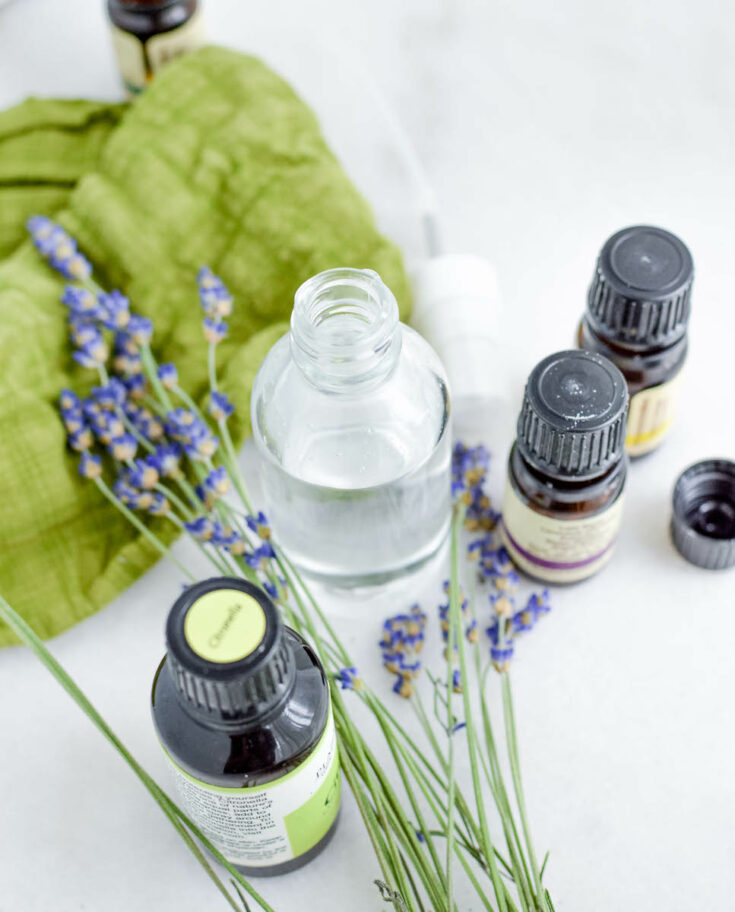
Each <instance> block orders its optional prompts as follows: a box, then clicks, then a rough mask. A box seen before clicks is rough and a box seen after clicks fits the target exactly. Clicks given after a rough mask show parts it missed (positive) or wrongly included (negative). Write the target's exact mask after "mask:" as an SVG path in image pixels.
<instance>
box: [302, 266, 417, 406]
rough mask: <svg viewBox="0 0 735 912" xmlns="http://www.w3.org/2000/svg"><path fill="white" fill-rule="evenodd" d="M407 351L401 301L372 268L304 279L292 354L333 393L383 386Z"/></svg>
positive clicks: (320, 385)
mask: <svg viewBox="0 0 735 912" xmlns="http://www.w3.org/2000/svg"><path fill="white" fill-rule="evenodd" d="M400 350H401V332H400V327H399V321H398V305H397V304H396V299H395V298H394V297H393V294H392V292H391V291H390V289H389V288H388V287H387V286H386V285H384V284H383V282H382V280H381V278H380V276H379V275H378V274H377V273H376V272H373V271H372V270H371V269H328V270H327V271H326V272H320V273H319V274H318V275H315V276H314V277H313V278H311V279H309V280H308V281H306V282H304V284H303V285H302V286H301V287H300V288H299V290H298V291H297V292H296V297H295V299H294V309H293V313H292V315H291V354H292V356H293V359H294V361H295V362H296V364H297V365H298V366H299V368H300V369H301V371H302V373H303V374H304V376H305V377H306V378H307V379H308V380H309V381H310V382H311V383H312V384H313V385H314V386H316V387H318V388H320V389H324V390H328V391H331V392H337V391H340V390H347V389H353V388H354V387H356V386H364V385H366V384H367V385H377V384H378V383H380V382H381V381H382V380H384V379H385V378H386V377H387V376H388V374H389V373H390V372H391V371H392V369H393V367H394V365H395V364H396V362H397V360H398V355H399V353H400Z"/></svg>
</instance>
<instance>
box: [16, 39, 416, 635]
mask: <svg viewBox="0 0 735 912" xmlns="http://www.w3.org/2000/svg"><path fill="white" fill-rule="evenodd" d="M118 120H119V124H117V125H116V123H117V121H118ZM59 206H61V207H62V209H61V211H60V212H57V211H56V210H57V209H58V208H59ZM31 210H33V211H38V212H40V213H41V214H46V215H54V217H55V218H57V220H58V221H59V222H60V223H61V224H62V225H64V227H65V228H66V229H67V230H68V231H70V232H71V234H72V235H73V236H74V237H76V238H77V240H78V241H79V246H80V249H81V250H82V252H83V253H84V254H85V255H86V256H87V257H88V258H89V259H90V260H91V261H92V263H93V264H94V267H95V277H96V278H97V280H98V281H99V282H100V284H102V285H103V286H106V287H108V288H112V287H115V288H120V289H121V290H122V291H123V292H124V293H125V294H126V295H127V296H128V297H129V298H130V300H131V306H132V307H133V309H134V310H136V311H138V312H140V313H143V314H145V315H147V316H149V317H151V318H153V320H154V323H155V328H156V330H155V336H154V351H155V352H156V354H157V356H158V357H159V360H161V361H175V362H176V363H177V365H178V367H179V373H180V375H181V378H182V382H183V385H185V386H186V387H187V389H189V391H190V392H191V393H192V394H193V395H195V396H198V397H201V396H202V395H203V394H204V391H205V388H206V365H205V350H204V345H203V340H202V335H201V318H202V313H201V309H200V307H199V304H198V300H197V291H196V273H197V270H198V268H199V267H200V266H201V265H203V264H207V265H209V266H211V267H212V269H213V270H214V271H215V272H216V273H218V274H219V275H220V276H221V277H222V278H223V279H224V281H225V283H226V284H227V285H228V286H229V287H230V289H231V291H232V292H233V295H234V297H235V311H234V313H233V316H232V318H231V319H230V320H229V324H230V335H229V337H228V339H227V340H226V341H225V342H223V343H222V344H221V346H220V348H219V363H220V374H221V377H222V384H221V385H222V387H223V389H224V390H225V392H227V393H228V394H229V395H230V396H231V398H232V399H233V400H234V402H235V404H236V408H237V412H236V417H233V419H231V421H232V429H233V432H234V435H235V437H236V439H237V440H241V439H242V437H243V436H244V434H245V433H247V430H248V428H249V409H248V405H249V394H250V389H251V386H252V382H253V379H254V376H255V373H256V371H257V369H258V367H259V365H260V362H261V360H262V358H263V356H264V355H265V353H266V352H267V351H268V349H269V348H270V346H271V345H272V344H273V342H274V341H275V340H276V339H277V338H278V337H279V336H280V335H281V334H282V333H283V332H284V331H285V329H286V324H285V323H284V322H283V321H285V320H286V319H287V318H288V316H289V314H290V311H291V306H292V302H293V295H294V292H295V290H296V288H297V287H298V285H299V284H300V283H301V282H302V281H304V280H305V279H306V278H308V277H309V276H311V275H313V274H314V273H316V272H319V271H320V270H323V269H327V268H330V267H334V266H343V265H346V266H357V267H371V268H373V269H375V270H377V271H378V272H379V273H380V274H381V275H382V276H383V278H384V280H385V281H386V282H387V284H388V285H389V286H390V287H392V289H393V291H394V292H395V294H396V297H397V299H398V301H399V305H400V307H401V311H402V314H403V315H404V316H405V314H406V312H407V308H408V306H409V293H408V288H407V282H406V278H405V274H404V271H403V266H402V262H401V257H400V254H399V252H398V250H397V249H396V248H395V247H394V246H393V245H392V244H391V243H389V242H388V241H387V240H385V239H384V238H383V237H381V236H380V234H379V233H378V232H377V230H376V228H375V224H374V220H373V217H372V215H371V212H370V210H369V208H368V206H367V205H366V203H365V201H364V200H363V199H362V198H361V197H360V195H359V194H358V193H357V191H356V190H355V188H354V187H353V186H352V185H351V183H350V181H349V180H348V178H347V177H346V176H345V174H344V172H343V171H342V169H341V167H340V165H339V163H338V162H337V161H336V159H335V158H334V156H333V154H332V153H331V152H330V150H329V148H328V147H327V145H326V143H325V141H324V139H323V137H322V136H321V133H320V131H319V127H318V124H317V122H316V120H315V118H314V115H313V114H312V112H311V111H310V110H309V109H308V108H307V107H306V105H305V104H304V103H303V102H302V101H301V100H300V99H299V98H298V96H297V95H296V94H295V93H294V92H293V90H292V89H291V88H290V87H289V86H288V85H287V84H286V83H284V82H283V81H282V80H281V79H280V78H279V77H278V76H276V75H275V74H274V73H273V72H272V71H271V70H269V69H268V68H267V67H266V66H265V65H264V64H263V63H261V62H260V61H258V60H256V59H254V58H251V57H247V56H244V55H241V54H238V53H235V52H233V51H228V50H225V49H222V48H213V47H210V48H204V49H203V50H201V51H198V52H196V53H195V54H192V55H190V56H188V57H184V58H181V59H180V60H177V61H175V62H173V63H171V64H170V65H169V66H168V67H167V68H166V69H165V70H164V71H163V72H162V73H161V74H160V75H159V76H158V77H157V79H156V80H155V82H154V83H153V85H152V86H151V88H150V89H149V90H147V92H146V93H145V94H144V95H143V96H142V97H141V98H140V99H139V100H138V101H136V103H135V104H134V105H133V106H132V107H131V108H130V109H128V110H125V111H124V110H123V108H122V107H121V106H105V105H100V104H95V103H91V102H61V101H56V102H54V101H48V102H42V101H29V102H26V103H25V104H23V105H20V106H19V107H18V108H15V109H13V110H11V111H8V112H5V113H4V114H2V115H0V211H2V212H3V216H2V228H1V229H0V244H1V245H2V246H3V248H4V251H7V249H8V248H9V247H11V246H12V245H13V244H14V243H15V242H16V241H17V240H18V238H19V237H21V236H22V232H23V228H22V223H23V222H24V221H25V218H26V217H27V215H28V214H29V213H30V211H31ZM63 285H64V282H63V280H62V279H61V278H60V277H59V276H57V275H56V273H54V272H53V271H52V270H51V269H50V268H49V267H48V266H47V265H46V264H45V263H44V262H43V261H42V260H41V258H40V257H39V256H38V254H37V253H36V251H35V250H34V249H33V248H32V246H31V245H30V243H29V242H28V241H25V242H23V243H22V244H21V246H20V247H19V248H18V249H17V250H15V251H14V252H13V253H12V254H11V255H9V256H7V257H6V258H5V259H4V260H3V261H2V262H0V317H1V318H2V332H0V359H1V360H2V365H3V370H2V374H1V375H0V503H1V504H2V511H3V512H2V523H1V524H0V591H1V592H2V593H3V595H4V596H5V597H6V598H7V599H8V600H9V601H10V602H11V603H12V604H13V605H14V606H15V607H16V609H17V610H18V611H20V612H21V613H22V614H23V616H24V617H25V618H26V620H28V621H29V623H30V624H31V625H32V626H33V628H34V629H35V630H36V631H37V632H38V633H39V634H40V635H42V636H44V637H49V636H53V635H54V634H57V633H59V632H60V631H62V630H64V629H66V628H67V627H69V626H71V625H72V624H74V623H75V622H77V621H79V620H80V619H82V618H84V617H86V616H88V615H89V614H91V613H92V612H94V611H95V610H97V609H98V608H100V607H101V606H102V605H104V604H105V603H106V602H108V601H110V600H111V599H112V598H114V597H115V596H116V595H118V594H119V593H120V592H121V591H122V590H124V589H125V588H126V587H127V586H128V585H130V583H132V582H133V581H134V580H135V579H136V578H137V577H138V576H139V575H140V574H141V573H143V572H144V571H145V570H146V569H147V568H148V567H149V566H150V565H151V564H152V563H153V562H155V560H156V559H157V558H158V554H157V552H156V551H155V550H154V549H153V548H152V547H151V546H150V545H149V544H148V543H147V542H146V541H145V539H143V538H142V537H141V536H139V535H138V534H137V533H136V532H135V530H134V529H133V528H132V527H131V526H130V525H129V524H128V523H127V521H126V520H125V519H124V518H122V517H121V516H120V515H119V514H118V513H117V512H116V511H115V509H114V508H113V507H112V506H111V505H110V504H108V503H107V502H106V501H105V500H104V499H103V498H102V497H101V495H100V494H99V492H98V491H97V489H96V488H95V487H94V486H93V485H91V484H90V483H88V482H85V481H83V480H82V479H81V478H80V477H79V476H78V474H77V459H76V457H74V456H72V455H71V454H70V453H69V452H68V451H67V450H66V448H65V440H64V432H63V429H62V426H61V424H60V422H59V419H58V417H57V413H56V399H57V396H58V393H59V390H60V389H61V388H62V387H64V386H71V387H73V388H74V389H76V390H77V391H78V392H80V393H83V392H86V391H87V390H88V387H89V386H90V385H91V383H92V381H93V378H92V376H91V372H90V371H86V370H84V369H82V368H80V367H78V366H76V365H75V364H74V362H73V361H72V359H71V353H70V349H69V347H68V342H67V334H66V324H65V313H64V310H65V309H64V308H63V306H62V305H61V304H60V303H59V295H60V294H61V291H62V289H63ZM155 522H156V524H157V528H158V529H159V531H161V530H165V531H164V532H163V534H165V535H166V536H167V538H168V540H171V538H172V532H171V529H170V528H168V527H167V526H166V525H164V521H163V520H156V521H155ZM10 642H14V637H13V636H12V634H11V633H10V631H9V630H7V629H6V628H0V645H4V644H7V643H10Z"/></svg>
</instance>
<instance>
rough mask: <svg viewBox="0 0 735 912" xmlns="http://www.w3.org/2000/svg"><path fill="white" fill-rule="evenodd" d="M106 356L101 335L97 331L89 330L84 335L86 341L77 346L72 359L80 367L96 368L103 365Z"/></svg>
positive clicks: (106, 350) (105, 348)
mask: <svg viewBox="0 0 735 912" xmlns="http://www.w3.org/2000/svg"><path fill="white" fill-rule="evenodd" d="M108 355H109V350H108V348H107V345H106V344H105V340H104V339H103V337H102V333H101V332H99V330H96V329H90V331H89V332H88V333H87V334H86V341H85V342H84V343H82V344H81V345H80V346H79V348H78V349H77V351H75V352H73V354H72V358H74V360H75V361H77V362H78V363H79V364H81V365H82V367H90V368H97V367H101V366H102V365H103V364H104V363H105V361H106V360H107V356H108Z"/></svg>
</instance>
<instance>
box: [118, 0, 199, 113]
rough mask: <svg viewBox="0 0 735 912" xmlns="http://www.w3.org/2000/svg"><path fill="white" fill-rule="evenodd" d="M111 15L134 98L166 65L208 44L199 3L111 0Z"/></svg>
mask: <svg viewBox="0 0 735 912" xmlns="http://www.w3.org/2000/svg"><path fill="white" fill-rule="evenodd" d="M107 14H108V16H109V19H110V27H111V31H112V41H113V44H114V46H115V53H116V55H117V61H118V65H119V67H120V73H121V75H122V78H123V82H124V83H125V88H126V90H127V92H128V95H129V96H131V97H134V96H135V95H138V94H140V92H142V91H143V89H144V88H145V87H146V85H148V83H149V82H150V81H151V79H153V76H154V74H155V73H156V72H157V70H159V69H160V68H161V67H162V66H163V65H164V64H166V63H168V62H169V61H170V60H173V59H174V58H175V57H180V56H181V55H182V54H185V53H187V52H188V51H193V50H196V48H199V47H202V45H204V44H205V42H206V33H205V29H204V23H203V19H202V13H201V9H200V4H199V2H198V0H107Z"/></svg>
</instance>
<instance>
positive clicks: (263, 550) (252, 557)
mask: <svg viewBox="0 0 735 912" xmlns="http://www.w3.org/2000/svg"><path fill="white" fill-rule="evenodd" d="M275 556H276V552H275V551H274V550H273V546H272V545H271V544H270V543H269V542H263V544H262V545H260V547H258V548H256V549H255V551H253V552H252V553H251V554H246V555H245V563H246V564H248V565H249V566H250V567H253V569H255V570H262V569H264V567H266V566H267V564H268V561H269V560H270V559H271V558H273V557H275Z"/></svg>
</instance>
